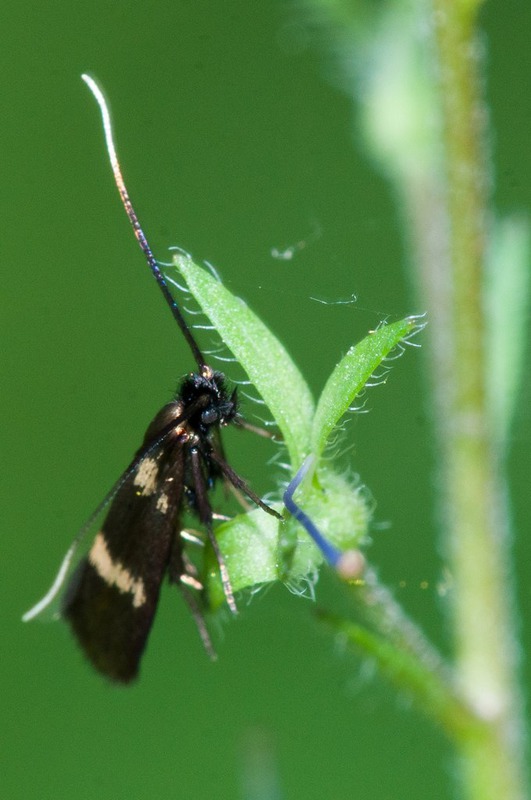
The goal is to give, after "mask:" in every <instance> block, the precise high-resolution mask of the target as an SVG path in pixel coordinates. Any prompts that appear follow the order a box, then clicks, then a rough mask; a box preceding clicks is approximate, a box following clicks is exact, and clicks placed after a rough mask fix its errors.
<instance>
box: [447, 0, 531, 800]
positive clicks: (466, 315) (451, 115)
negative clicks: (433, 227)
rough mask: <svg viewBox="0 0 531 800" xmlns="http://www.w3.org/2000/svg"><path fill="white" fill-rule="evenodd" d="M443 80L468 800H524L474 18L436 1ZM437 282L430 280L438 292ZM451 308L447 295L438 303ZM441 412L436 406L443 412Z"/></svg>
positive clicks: (456, 593)
mask: <svg viewBox="0 0 531 800" xmlns="http://www.w3.org/2000/svg"><path fill="white" fill-rule="evenodd" d="M433 11H434V22H435V46H436V52H437V59H438V64H439V71H440V88H441V99H442V114H443V127H444V131H443V133H444V146H445V164H446V180H447V192H446V215H447V221H448V224H447V232H448V248H447V250H448V254H449V261H450V276H449V278H450V281H449V292H448V293H447V294H446V298H447V300H448V302H449V308H448V310H447V313H446V315H445V316H446V317H447V319H449V321H450V325H449V327H448V329H447V335H448V336H449V337H450V338H449V341H448V342H446V343H443V347H444V349H445V353H446V356H445V357H446V358H447V359H448V362H447V368H446V369H445V370H444V375H445V378H446V410H445V411H443V412H442V414H441V415H440V418H439V420H438V425H439V437H440V442H441V445H442V476H443V481H444V488H445V496H446V509H445V511H446V525H447V535H448V557H449V560H450V568H451V572H452V575H453V580H454V588H453V593H452V608H451V612H452V619H453V629H454V633H455V651H456V664H455V668H456V674H457V679H458V682H459V687H460V691H461V693H462V695H463V696H464V697H465V698H466V700H467V702H468V704H469V705H470V706H471V707H472V708H473V709H474V710H475V713H476V715H477V717H478V719H481V720H483V721H484V722H485V723H487V728H486V735H485V736H482V737H480V738H479V739H478V738H475V737H472V738H470V739H466V740H464V742H465V744H464V746H463V748H462V755H463V789H464V794H465V796H466V797H467V798H469V800H490V798H492V799H493V800H494V798H497V800H498V798H502V797H503V798H504V800H516V799H517V798H519V799H521V798H523V797H524V796H525V782H524V768H523V764H524V759H523V744H524V743H523V736H522V730H523V726H522V721H521V715H520V708H521V707H522V705H521V698H520V693H519V689H518V681H517V670H516V662H517V658H516V654H517V647H516V642H515V634H514V620H513V614H512V587H511V578H510V571H509V569H508V566H507V565H508V560H509V557H508V548H509V544H510V524H509V520H508V513H507V502H506V482H505V476H504V471H503V459H502V457H501V455H502V454H500V453H499V452H498V450H497V447H496V444H495V442H494V437H493V431H492V428H491V414H490V409H489V405H488V397H489V393H488V391H487V383H486V382H487V379H488V378H490V379H491V380H495V376H489V375H488V363H487V356H488V354H487V353H486V348H485V342H486V334H485V332H486V327H487V325H488V319H487V318H486V313H485V304H484V300H485V261H486V258H485V256H486V249H487V214H486V194H487V193H486V181H487V177H488V175H489V170H488V166H487V164H486V159H485V158H484V147H483V142H484V135H483V124H484V117H485V112H484V109H483V106H482V102H481V97H480V81H479V77H478V59H479V54H478V42H477V39H476V34H475V16H476V12H477V7H476V4H475V3H472V2H462V1H461V2H460V1H459V0H433ZM437 280H438V276H434V281H437ZM443 297H445V295H443ZM438 406H439V411H441V404H440V403H439V404H438Z"/></svg>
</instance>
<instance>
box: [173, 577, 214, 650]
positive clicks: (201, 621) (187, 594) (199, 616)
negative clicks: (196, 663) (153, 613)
mask: <svg viewBox="0 0 531 800" xmlns="http://www.w3.org/2000/svg"><path fill="white" fill-rule="evenodd" d="M182 577H184V576H182ZM179 589H180V591H181V594H182V596H183V597H184V599H185V601H186V605H187V606H188V608H189V609H190V613H191V615H192V617H193V618H194V622H195V624H196V627H197V630H198V631H199V636H200V637H201V641H202V642H203V647H204V648H205V650H206V652H207V653H208V655H209V656H210V658H211V659H212V661H215V660H216V659H217V654H216V651H215V650H214V645H213V644H212V639H211V638H210V634H209V632H208V628H207V626H206V622H205V616H204V614H203V611H202V609H201V607H200V605H199V603H198V602H197V600H196V599H195V597H194V596H193V594H192V592H191V591H189V589H187V588H186V586H184V585H183V583H182V582H181V583H179Z"/></svg>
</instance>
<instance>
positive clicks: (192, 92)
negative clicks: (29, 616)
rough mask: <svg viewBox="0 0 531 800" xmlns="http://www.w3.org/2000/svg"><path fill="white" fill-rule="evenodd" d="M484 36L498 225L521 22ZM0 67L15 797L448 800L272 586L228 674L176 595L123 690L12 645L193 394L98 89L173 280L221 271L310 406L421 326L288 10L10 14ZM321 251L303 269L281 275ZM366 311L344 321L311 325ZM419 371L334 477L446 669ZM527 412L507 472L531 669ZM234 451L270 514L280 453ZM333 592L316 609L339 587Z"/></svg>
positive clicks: (514, 194)
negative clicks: (348, 492) (281, 347)
mask: <svg viewBox="0 0 531 800" xmlns="http://www.w3.org/2000/svg"><path fill="white" fill-rule="evenodd" d="M482 21H483V29H484V31H485V45H486V48H487V51H488V60H487V64H488V86H487V95H488V99H489V103H490V107H491V119H492V123H493V127H494V130H495V134H494V138H493V141H492V142H491V145H492V146H493V150H494V154H495V162H496V173H497V182H496V188H495V197H496V201H497V203H498V205H499V207H500V208H501V209H502V210H503V211H512V210H526V209H528V208H529V204H530V190H529V186H530V184H531V175H530V174H529V173H530V169H531V159H530V156H529V128H530V125H531V94H530V93H529V92H528V91H527V84H528V80H527V77H528V76H529V74H530V72H531V50H530V48H529V42H528V31H529V25H530V24H531V11H530V9H529V6H528V5H527V4H524V3H523V2H511V3H504V4H503V5H502V4H495V3H490V4H487V5H486V7H485V9H484V13H483V15H482ZM0 64H1V70H0V76H1V77H0V81H1V84H2V92H1V96H2V108H3V115H2V116H3V121H2V126H1V129H0V137H1V144H0V152H1V153H2V184H1V192H0V202H1V204H2V207H1V210H2V213H1V220H2V232H3V235H2V236H1V237H0V248H1V252H2V264H3V280H2V295H3V296H2V309H3V311H2V315H1V324H2V326H3V331H2V342H3V344H2V359H3V370H2V374H3V381H2V389H3V398H2V410H3V419H4V424H3V426H2V445H1V452H2V467H3V470H2V472H3V475H2V481H1V486H2V493H3V497H2V512H3V547H2V560H1V567H0V569H1V570H2V579H1V584H0V591H1V592H2V597H1V601H2V602H1V606H0V608H1V614H2V621H3V624H2V641H3V644H2V659H1V661H0V675H1V684H0V685H1V705H2V708H1V719H2V727H3V739H2V747H1V750H2V752H1V763H0V776H1V777H0V784H1V786H2V796H3V797H5V798H9V799H10V800H11V799H12V800H19V798H20V799H22V798H24V800H32V798H39V799H40V800H44V799H45V798H54V800H59V799H60V798H67V797H68V798H70V797H75V798H78V800H89V799H90V800H92V798H113V799H114V800H120V799H121V798H138V799H139V800H141V799H142V798H152V797H165V798H172V797H176V798H178V797H193V798H211V797H213V796H215V797H218V798H238V797H240V798H244V797H245V798H247V797H249V798H251V797H256V798H258V797H264V798H265V797H266V796H267V797H269V798H273V797H285V798H307V799H308V800H314V799H315V800H317V798H322V797H326V798H338V799H339V800H341V799H342V798H348V797H352V796H356V797H362V798H365V797H367V798H369V797H370V798H374V799H375V800H380V799H382V800H383V798H393V800H401V798H408V800H414V799H415V798H419V800H420V798H423V800H429V799H431V798H446V797H451V796H453V793H454V778H453V773H454V766H453V762H452V757H451V751H450V749H449V747H448V746H447V744H446V742H445V740H444V739H443V738H442V736H441V735H440V734H439V733H437V732H436V731H434V730H433V729H432V727H431V726H430V724H429V723H428V722H425V720H424V719H423V718H422V717H420V716H419V715H417V714H416V713H415V712H414V711H412V710H411V709H410V707H409V704H408V702H407V699H403V698H398V699H397V698H396V696H395V695H394V693H393V692H392V691H391V690H390V689H389V688H388V687H387V686H386V685H385V684H383V683H381V682H380V680H379V679H378V677H377V676H375V674H374V670H373V669H372V667H371V665H370V664H367V663H361V662H359V661H358V660H356V658H355V657H354V656H353V655H352V654H349V653H345V652H344V651H343V650H342V649H341V647H338V646H337V643H336V642H334V640H333V639H332V638H330V637H329V636H328V634H327V633H326V632H325V631H323V630H321V629H320V628H319V627H318V626H317V624H316V623H315V621H314V619H313V616H312V612H313V608H314V607H313V606H312V604H311V603H310V602H309V601H308V600H303V599H298V598H296V597H294V596H292V595H290V594H289V593H288V592H287V591H286V590H285V589H283V588H282V587H280V586H277V587H274V588H273V589H271V590H270V591H268V592H265V593H262V594H261V595H259V596H258V597H257V598H256V599H255V600H254V601H253V602H252V603H251V604H250V605H248V606H246V607H243V608H242V613H241V615H240V617H239V619H238V620H236V621H230V622H228V624H226V625H225V626H224V627H223V629H222V631H221V632H220V633H219V635H218V636H217V638H216V641H217V647H218V651H219V660H218V662H217V663H215V664H212V663H210V662H209V661H208V659H207V657H206V655H205V653H204V652H203V650H202V647H201V644H200V641H199V638H198V635H197V632H196V630H195V629H194V625H193V623H192V621H191V619H190V618H189V615H188V613H187V610H186V608H185V607H184V605H183V603H182V600H181V598H180V597H179V596H178V595H177V593H176V592H175V591H174V590H173V591H172V590H167V591H165V592H164V594H163V598H162V602H161V607H160V610H159V613H158V616H157V619H156V623H155V626H154V629H153V633H152V637H151V640H150V644H149V648H148V651H147V654H146V656H145V659H144V662H143V673H142V678H141V680H140V682H139V683H138V684H137V685H135V686H134V687H132V688H128V689H125V690H124V689H117V688H114V687H110V686H108V685H107V684H105V683H104V682H103V681H102V679H101V678H99V677H98V676H96V675H94V674H93V673H92V672H91V671H90V669H89V667H88V666H87V665H86V664H85V663H84V661H83V658H82V656H81V655H80V653H79V652H78V649H77V647H76V645H75V643H74V642H73V640H72V639H71V637H70V635H69V632H68V631H67V629H66V627H64V626H62V625H59V624H58V625H42V624H37V623H34V624H32V625H23V624H22V623H21V622H20V616H21V614H22V612H23V611H25V610H27V609H28V608H29V607H30V606H31V605H32V604H33V603H34V602H35V601H36V600H37V599H38V598H39V597H40V596H41V595H42V594H43V592H44V591H45V590H46V589H47V588H48V585H49V583H50V581H51V579H52V577H53V575H54V574H55V570H56V569H57V567H58V564H59V562H60V559H61V558H62V555H63V553H64V551H65V550H66V548H67V546H68V544H69V543H70V540H71V538H72V536H73V534H74V533H75V532H76V530H77V528H78V527H79V525H80V524H81V523H82V522H83V520H84V519H85V518H86V517H87V516H88V515H89V514H90V512H91V511H92V509H93V507H94V506H95V505H96V504H97V502H98V501H99V500H100V499H101V497H102V496H103V495H104V494H105V492H106V491H107V490H108V488H109V487H110V486H111V485H112V483H113V481H114V480H115V478H116V477H117V475H118V474H119V473H120V471H121V470H122V469H123V467H124V466H125V465H126V464H127V462H128V460H129V458H130V456H131V454H132V453H133V451H134V450H135V448H136V447H137V446H138V444H139V442H140V439H141V437H142V436H143V433H144V429H145V427H146V425H147V423H148V421H149V420H150V419H151V417H152V415H153V414H154V413H155V412H156V411H157V410H158V408H159V407H160V406H161V405H162V404H163V403H164V402H165V401H166V400H167V399H168V398H169V397H170V396H171V394H172V392H173V391H174V388H175V386H176V384H177V380H178V378H179V377H180V375H181V374H182V373H183V372H185V371H187V370H189V369H190V368H191V367H192V364H191V359H190V355H189V353H188V352H187V350H186V347H185V345H184V343H183V342H182V340H181V337H180V334H179V332H178V330H177V329H176V326H175V324H174V323H173V321H172V319H171V317H170V315H169V313H168V311H167V309H166V308H165V306H164V304H163V301H162V299H161V297H160V296H159V292H158V291H157V289H156V287H155V285H154V283H153V280H152V278H151V277H150V276H149V274H148V272H147V270H146V268H145V266H144V264H143V261H142V258H141V256H140V254H139V253H138V252H137V245H136V242H135V240H134V237H133V236H132V234H131V231H130V229H129V227H128V223H127V221H126V219H125V216H124V212H123V210H122V208H121V206H120V203H119V201H118V197H117V194H116V191H115V188H114V186H113V184H112V180H111V176H110V172H109V168H108V165H107V161H106V155H105V152H104V146H103V136H102V132H101V127H100V120H99V114H98V112H97V109H96V106H95V103H94V101H93V99H92V97H91V96H90V94H89V93H88V91H87V89H86V87H85V86H84V85H83V84H82V83H81V80H80V78H79V75H80V73H81V72H83V71H89V72H90V73H92V74H93V75H94V76H95V77H97V78H98V79H99V80H100V81H101V83H102V84H103V86H104V87H105V90H106V93H107V96H108V98H109V99H110V102H111V105H112V112H113V118H114V123H115V128H116V135H117V140H118V150H119V153H120V155H121V159H122V164H123V167H124V172H125V175H126V179H127V181H128V185H129V189H130V191H131V194H132V196H133V199H134V202H135V204H136V206H137V210H138V213H139V215H140V218H141V220H142V223H143V225H144V227H145V229H146V232H147V233H148V236H149V237H150V239H151V242H152V245H153V247H154V250H155V252H156V254H157V255H158V257H159V258H160V259H162V260H164V259H165V258H167V248H168V247H169V246H171V245H175V244H178V245H181V246H182V247H184V248H186V249H187V250H189V251H190V252H191V253H192V254H193V255H194V257H195V258H196V260H201V259H207V260H209V261H212V262H213V263H214V264H215V265H216V266H217V267H218V269H219V270H220V272H221V275H222V277H223V279H224V281H225V282H226V284H227V286H228V287H229V288H230V289H231V290H232V291H234V292H235V293H237V294H240V295H242V296H243V297H245V299H246V300H247V301H248V302H249V303H250V305H251V306H252V307H253V308H254V309H255V310H256V311H257V312H258V313H259V314H260V315H261V316H262V318H263V319H264V320H265V321H266V322H267V323H268V324H269V325H270V326H271V328H272V330H273V331H275V333H277V335H278V336H279V337H280V339H281V340H282V341H283V342H284V343H285V345H286V346H287V348H288V350H289V351H290V352H291V353H292V355H293V356H294V358H295V360H296V361H297V363H298V364H299V366H300V367H301V369H302V371H303V373H304V374H305V375H306V376H307V378H308V381H309V382H310V385H311V386H312V388H313V390H314V391H315V392H316V393H318V392H319V391H320V388H321V386H322V384H323V382H324V380H325V379H326V377H327V376H328V374H329V372H330V370H331V369H332V367H333V365H334V364H335V363H336V361H337V359H338V357H339V356H340V354H341V353H343V352H344V351H345V350H346V349H347V348H348V347H349V345H350V344H352V343H353V342H354V341H356V340H358V339H360V338H361V337H362V336H363V335H364V334H365V333H366V332H367V330H368V329H370V328H372V327H374V326H375V325H376V324H377V323H378V321H379V320H380V319H382V318H383V317H387V316H389V317H391V318H398V317H399V316H403V315H405V314H407V313H412V312H419V311H422V310H424V309H421V308H419V307H418V306H417V305H416V303H415V299H414V297H413V296H412V294H411V292H410V290H409V288H408V280H407V278H406V276H405V269H404V265H405V261H406V254H405V250H404V244H403V240H402V235H401V231H400V228H399V224H398V213H397V210H396V208H395V206H394V203H393V197H392V196H391V192H390V191H389V188H388V186H387V185H386V183H385V182H384V181H383V180H382V178H381V177H380V176H379V175H378V174H377V172H376V171H375V170H374V169H373V166H372V165H371V163H369V161H368V160H367V159H366V158H365V156H364V153H363V150H362V148H360V147H358V146H357V145H358V144H359V136H358V134H357V132H356V117H355V109H353V107H352V105H351V102H350V100H349V98H348V97H347V96H346V95H345V94H343V93H342V92H341V91H340V90H339V89H338V88H337V81H336V80H335V76H334V69H335V67H334V63H333V59H332V58H331V56H330V53H329V52H328V51H327V48H326V46H323V42H322V41H321V39H320V37H319V35H317V34H316V32H315V30H314V29H313V28H312V27H311V26H308V25H307V24H306V23H305V15H304V12H303V10H302V9H301V7H300V6H298V5H297V4H292V3H287V2H271V1H269V2H261V3H249V2H241V1H240V2H234V1H231V2H228V3H220V2H204V0H203V1H202V2H197V0H196V1H195V2H189V1H188V2H187V1H185V0H177V2H153V3H148V2H136V3H132V4H131V3H126V2H122V0H118V1H117V2H114V3H112V4H109V3H102V2H92V3H86V2H80V3H76V4H72V3H66V2H50V3H24V2H21V3H17V4H16V5H15V4H7V5H4V24H3V35H2V47H1V48H0ZM317 229H318V230H319V232H320V236H319V238H317V239H315V240H313V241H309V242H308V245H307V246H306V247H305V248H304V249H302V250H300V252H299V253H298V254H297V255H296V256H295V258H293V259H292V260H291V261H282V260H275V259H274V258H272V256H271V249H272V248H279V249H282V248H286V247H288V246H289V245H292V244H293V243H294V242H297V241H300V240H306V239H310V240H311V239H312V232H313V231H315V230H317ZM353 294H355V295H356V296H357V297H358V302H357V304H355V305H338V304H332V305H325V304H322V303H318V302H316V301H315V300H312V298H319V299H322V300H345V299H348V298H350V297H351V296H352V295H353ZM207 341H208V339H207ZM425 357H426V353H424V354H422V353H419V352H418V351H408V353H407V355H406V357H405V358H404V359H402V360H401V361H400V362H399V363H398V364H397V366H396V367H395V369H393V372H392V375H391V377H390V380H389V382H388V384H387V386H386V387H385V388H378V389H374V390H372V391H371V393H370V395H369V399H368V407H369V408H370V409H371V413H370V414H368V415H358V416H355V417H354V418H353V419H352V421H351V422H350V424H349V430H348V439H347V440H346V441H345V449H346V447H347V445H350V444H353V445H354V446H353V449H351V450H349V451H348V452H345V453H344V455H343V456H341V458H342V461H343V462H344V463H345V465H347V464H350V465H351V466H352V467H353V469H355V470H356V471H357V472H359V473H360V475H361V477H362V479H363V481H364V482H365V483H366V484H367V485H368V486H369V487H370V489H371V491H372V493H373V494H374V497H375V499H376V500H377V509H376V513H375V519H376V522H377V523H378V529H376V530H375V531H374V532H373V545H372V548H371V550H370V558H371V560H372V561H373V562H374V564H376V565H377V566H378V569H379V571H380V574H381V577H382V578H383V579H384V580H385V581H386V582H387V583H388V584H389V585H390V586H391V587H393V588H394V589H395V590H396V594H397V596H398V597H399V598H400V600H401V601H402V602H403V604H404V605H405V606H406V608H407V609H408V610H409V611H410V612H411V614H412V615H413V616H414V618H415V619H416V620H418V621H419V622H420V623H421V624H422V626H423V627H424V628H425V630H426V631H427V633H428V634H429V636H430V637H431V638H432V639H433V640H434V641H435V642H436V643H437V644H438V645H439V646H441V647H442V648H443V650H445V651H447V650H448V644H447V639H446V632H445V623H444V606H443V601H442V600H441V598H440V596H439V592H438V586H439V584H440V580H441V576H442V575H443V571H444V563H443V561H442V559H441V558H440V557H439V555H438V536H437V520H436V511H434V508H435V506H436V492H437V489H436V478H435V476H436V454H435V452H434V449H433V442H432V440H431V436H432V432H431V427H430V420H429V403H428V401H427V399H426V398H425V396H424V391H423V359H424V358H425ZM228 373H229V377H230V370H229V371H228ZM529 388H530V387H529V382H528V383H527V384H526V386H525V387H524V392H523V396H522V402H521V409H522V410H521V413H520V414H519V419H518V425H517V426H516V428H515V436H514V442H513V450H512V462H511V471H512V475H513V477H514V487H515V488H514V495H513V503H514V518H515V523H516V527H517V530H518V531H519V535H518V539H517V541H516V545H515V554H516V563H517V569H518V574H517V579H518V585H519V591H518V594H519V600H520V602H521V609H522V619H521V625H522V636H523V643H524V649H526V646H528V645H529V639H530V635H531V629H530V624H529V621H528V620H529V615H528V614H527V609H528V607H529V602H530V599H531V597H530V589H529V586H530V583H531V567H530V564H529V562H530V555H531V545H530V544H529V541H528V537H527V536H526V532H527V531H528V530H529V517H530V514H529V509H528V503H527V498H528V492H529V490H528V482H529V458H528V451H529V438H530V426H529V415H528V413H527V409H528V406H529ZM228 450H229V453H230V456H231V462H232V463H233V465H234V466H235V467H236V468H237V469H238V470H239V471H240V472H241V473H243V474H245V475H246V476H247V477H248V478H249V479H250V480H251V481H252V483H253V485H254V486H255V487H257V488H258V489H259V490H261V491H267V490H271V489H273V488H274V487H275V485H276V481H277V480H278V478H279V475H278V472H277V471H276V470H275V469H274V468H269V467H267V466H266V461H267V459H268V458H269V457H270V456H271V455H272V454H273V452H274V451H273V450H269V449H268V447H267V446H266V445H264V444H263V443H261V442H259V443H257V442H256V441H255V440H254V438H253V437H248V436H244V435H241V434H239V433H238V432H235V433H231V436H230V437H229V442H228ZM318 590H319V591H318V601H319V602H320V603H322V604H323V605H326V603H327V599H331V598H332V596H333V588H332V586H331V581H330V580H329V579H327V577H326V576H324V577H323V579H322V580H321V582H320V584H319V587H318ZM524 677H525V681H526V684H527V682H528V680H529V665H528V664H527V663H525V665H524ZM271 772H272V773H276V776H273V777H271V776H270V773H271ZM250 775H254V776H255V777H256V776H257V775H262V777H263V781H264V783H265V784H267V780H268V775H269V776H270V780H271V782H272V784H273V787H272V789H271V792H270V793H269V794H268V795H260V794H254V795H253V794H252V792H251V789H252V787H251V786H250V784H252V780H251V779H250V777H249V776H250ZM275 783H276V784H277V787H276V790H275V786H274V784H275ZM257 791H258V790H257ZM275 791H276V792H277V793H276V794H275Z"/></svg>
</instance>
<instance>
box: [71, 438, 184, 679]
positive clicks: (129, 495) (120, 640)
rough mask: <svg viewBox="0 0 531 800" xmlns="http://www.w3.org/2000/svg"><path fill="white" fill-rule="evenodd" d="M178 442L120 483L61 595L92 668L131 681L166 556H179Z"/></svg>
mask: <svg viewBox="0 0 531 800" xmlns="http://www.w3.org/2000/svg"><path fill="white" fill-rule="evenodd" d="M183 470H184V451H183V447H182V445H181V444H180V443H176V444H173V445H172V446H171V447H169V448H168V447H166V448H164V449H162V450H160V451H159V452H158V453H157V454H155V455H152V456H146V457H145V458H144V459H143V460H142V461H141V462H140V464H139V465H138V468H137V469H136V471H135V472H134V474H133V475H131V476H130V477H129V478H128V480H127V481H125V482H124V483H123V485H122V486H121V487H120V488H119V490H118V491H117V493H116V496H115V497H114V500H113V501H112V503H111V507H110V509H109V513H108V514H107V516H106V518H105V520H104V522H103V525H102V528H101V530H100V531H99V532H98V533H97V534H96V537H95V539H94V541H93V544H92V547H91V549H90V551H89V553H88V555H87V556H86V557H85V558H84V559H83V560H82V561H81V563H80V564H79V566H78V568H77V570H76V572H75V573H74V575H73V577H72V578H71V580H70V583H69V586H68V588H67V590H66V593H65V598H64V606H63V614H64V616H65V617H66V618H67V619H68V621H69V623H70V625H71V627H72V629H73V631H74V634H75V635H76V638H77V639H78V641H79V643H80V645H81V647H82V649H83V650H84V652H85V654H86V656H87V657H88V659H89V660H90V661H91V662H92V664H93V665H94V667H95V668H96V669H97V670H99V671H100V672H101V673H103V674H104V675H106V676H107V677H108V678H110V679H112V680H116V681H121V682H129V681H131V680H133V679H134V678H135V677H136V676H137V674H138V669H139V664H140V659H141V656H142V653H143V651H144V648H145V645H146V642H147V638H148V636H149V632H150V629H151V625H152V623H153V618H154V615H155V611H156V609H157V604H158V599H159V593H160V586H161V583H162V580H163V578H164V575H165V572H166V570H167V568H168V565H169V562H170V558H172V559H174V558H175V557H176V555H175V550H176V549H177V557H179V555H180V550H179V547H180V545H179V544H178V538H176V537H177V528H178V523H179V516H180V510H181V502H182V491H183V474H184V473H183Z"/></svg>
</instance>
